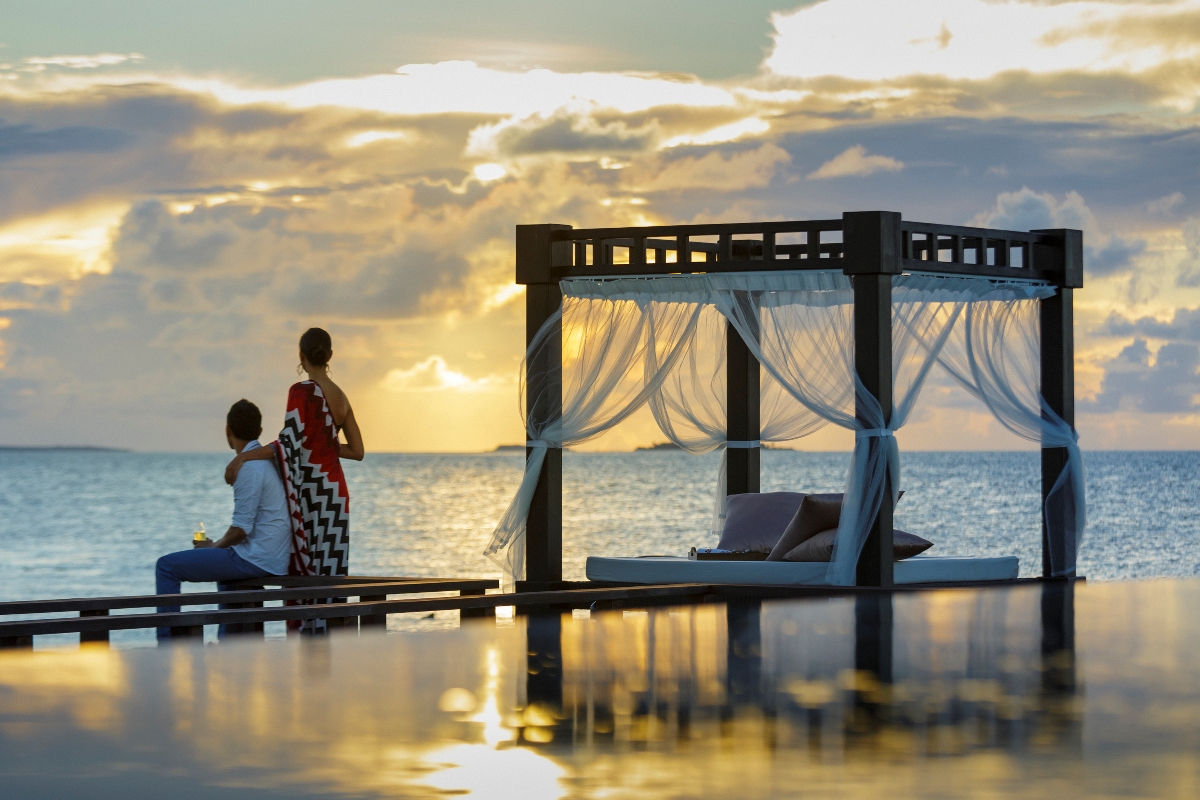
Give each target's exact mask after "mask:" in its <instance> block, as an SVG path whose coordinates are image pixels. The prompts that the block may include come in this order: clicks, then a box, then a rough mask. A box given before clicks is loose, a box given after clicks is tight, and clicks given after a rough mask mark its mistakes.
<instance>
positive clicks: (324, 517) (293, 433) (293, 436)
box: [271, 381, 350, 575]
mask: <svg viewBox="0 0 1200 800" xmlns="http://www.w3.org/2000/svg"><path fill="white" fill-rule="evenodd" d="M271 446H272V447H273V448H274V450H275V462H276V465H277V466H278V467H279V473H280V475H282V476H283V483H284V487H285V488H286V489H287V496H288V511H289V512H290V514H291V518H292V560H291V563H290V564H289V567H288V574H289V575H346V574H348V572H349V567H350V490H349V489H348V488H347V486H346V476H345V475H344V474H343V473H342V462H341V459H340V458H339V457H338V451H339V449H340V445H339V443H338V429H337V425H335V424H334V422H333V414H331V413H330V411H329V404H328V403H326V402H325V395H324V393H323V392H322V391H321V387H320V386H318V385H317V384H316V383H314V382H313V381H302V382H300V383H297V384H295V385H293V386H292V388H291V390H290V391H289V392H288V407H287V415H286V416H285V417H284V422H283V430H282V431H280V433H279V439H278V440H276V441H274V442H272V443H271Z"/></svg>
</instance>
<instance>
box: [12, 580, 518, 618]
mask: <svg viewBox="0 0 1200 800" xmlns="http://www.w3.org/2000/svg"><path fill="white" fill-rule="evenodd" d="M281 577H283V576H281ZM256 580H259V579H256ZM267 580H274V579H273V578H268V579H267ZM375 580H376V581H380V582H376V583H354V584H346V585H342V584H334V585H321V586H300V587H294V588H286V589H242V590H234V591H226V592H191V593H187V594H148V595H133V596H128V597H77V598H68V599H64V600H15V601H11V602H6V603H0V615H9V614H57V613H63V612H71V611H78V612H80V613H81V614H84V615H89V616H90V615H97V616H103V615H104V614H105V613H106V612H108V611H111V610H115V609H119V608H156V607H159V606H198V605H209V604H212V603H262V602H265V601H268V600H275V601H287V600H323V599H326V598H330V597H347V596H349V597H361V596H362V594H363V593H366V594H368V595H381V594H382V595H388V594H417V593H426V592H454V591H476V590H478V591H482V590H485V589H495V588H498V587H499V585H500V584H499V581H495V580H492V579H462V578H451V579H437V578H434V579H430V580H422V579H419V578H417V579H408V580H403V581H391V582H385V581H383V580H382V579H375Z"/></svg>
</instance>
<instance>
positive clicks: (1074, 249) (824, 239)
mask: <svg viewBox="0 0 1200 800" xmlns="http://www.w3.org/2000/svg"><path fill="white" fill-rule="evenodd" d="M523 229H524V230H523ZM534 229H549V230H542V231H538V233H542V234H543V235H546V236H547V238H548V241H547V242H546V244H549V245H550V249H551V250H552V263H550V264H544V263H543V264H537V265H536V266H535V264H534V263H533V262H524V261H523V260H522V259H520V258H519V259H518V264H517V283H523V284H530V283H547V282H551V281H557V280H560V279H563V278H575V277H609V276H628V275H664V274H672V273H686V272H713V271H716V272H753V271H761V270H810V269H822V270H827V269H831V268H833V269H837V268H841V269H843V270H844V271H845V272H846V273H847V274H855V273H862V272H865V273H884V274H899V273H901V272H931V273H937V274H945V275H970V276H975V277H988V278H1005V279H1010V280H1036V281H1045V282H1047V283H1051V284H1054V285H1056V286H1062V287H1069V288H1080V287H1082V286H1083V258H1082V255H1083V236H1082V233H1081V232H1079V231H1075V230H1068V229H1054V230H1034V231H1028V232H1022V231H1006V230H998V229H991V228H968V227H961V226H953V225H935V224H930V223H924V222H911V221H909V220H904V219H901V217H900V215H899V214H895V213H892V212H851V213H848V214H846V215H844V217H843V218H842V219H825V220H800V221H790V222H745V223H717V224H706V225H662V226H649V227H630V228H580V229H576V228H570V227H567V226H559V225H550V226H518V232H517V236H518V247H520V239H521V238H522V234H523V232H524V233H525V234H526V235H532V234H535V231H534ZM523 265H527V267H529V268H533V269H532V270H531V271H528V270H523V269H522V266H523ZM547 268H548V271H547Z"/></svg>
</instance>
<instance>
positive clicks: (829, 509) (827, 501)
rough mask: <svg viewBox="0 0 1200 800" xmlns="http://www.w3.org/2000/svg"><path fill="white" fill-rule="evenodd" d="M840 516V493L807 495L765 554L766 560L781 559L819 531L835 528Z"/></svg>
mask: <svg viewBox="0 0 1200 800" xmlns="http://www.w3.org/2000/svg"><path fill="white" fill-rule="evenodd" d="M841 517H842V496H841V495H840V494H810V495H808V496H807V497H805V498H804V502H802V503H801V504H800V507H799V508H798V509H796V516H794V517H792V518H791V520H790V521H789V522H788V524H787V527H786V528H784V530H783V535H782V536H780V537H779V541H778V542H776V543H775V547H774V549H772V550H771V554H770V555H769V556H767V561H783V560H784V556H785V555H787V554H788V553H790V552H791V551H792V550H795V549H796V548H797V547H798V546H800V545H801V544H803V543H804V542H805V541H807V540H808V539H811V538H812V537H814V536H816V535H817V534H818V533H820V532H821V531H824V530H828V529H830V528H835V529H836V528H837V526H838V520H840V519H841ZM793 560H795V559H793ZM825 560H826V561H828V560H829V559H825Z"/></svg>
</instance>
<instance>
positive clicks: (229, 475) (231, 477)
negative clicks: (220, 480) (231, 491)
mask: <svg viewBox="0 0 1200 800" xmlns="http://www.w3.org/2000/svg"><path fill="white" fill-rule="evenodd" d="M244 463H245V460H244V459H243V458H242V456H241V454H240V453H239V454H238V455H236V456H234V457H233V461H230V462H229V463H228V464H226V465H225V482H226V483H228V484H229V485H230V486H233V482H234V481H236V480H237V476H238V470H240V469H241V468H242V464H244Z"/></svg>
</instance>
